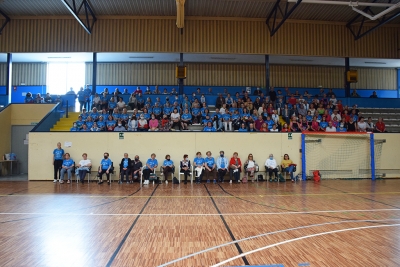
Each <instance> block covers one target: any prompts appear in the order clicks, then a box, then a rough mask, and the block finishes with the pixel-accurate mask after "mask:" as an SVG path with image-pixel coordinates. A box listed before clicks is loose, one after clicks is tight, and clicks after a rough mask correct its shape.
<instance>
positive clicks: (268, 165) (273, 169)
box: [265, 154, 278, 182]
mask: <svg viewBox="0 0 400 267" xmlns="http://www.w3.org/2000/svg"><path fill="white" fill-rule="evenodd" d="M265 169H266V170H267V172H268V175H269V181H270V182H272V173H274V174H275V180H274V181H275V182H277V181H278V164H277V163H276V160H275V159H274V155H273V154H269V158H268V159H267V160H266V161H265Z"/></svg>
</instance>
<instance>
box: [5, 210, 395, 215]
mask: <svg viewBox="0 0 400 267" xmlns="http://www.w3.org/2000/svg"><path fill="white" fill-rule="evenodd" d="M380 211H400V209H375V210H316V211H288V212H243V213H221V215H223V216H249V215H287V214H312V213H346V212H380ZM0 215H56V216H137V215H139V213H41V212H0ZM140 215H141V216H220V214H219V213H193V214H192V213H176V214H172V213H147V214H140Z"/></svg>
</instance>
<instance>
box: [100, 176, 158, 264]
mask: <svg viewBox="0 0 400 267" xmlns="http://www.w3.org/2000/svg"><path fill="white" fill-rule="evenodd" d="M157 188H158V184H157V186H156V187H155V188H154V190H153V192H152V193H151V195H150V196H149V197H148V199H147V201H146V203H145V204H144V206H143V208H142V209H141V210H140V212H139V214H138V215H137V217H136V219H135V220H134V221H133V223H132V225H131V227H130V228H129V230H128V231H127V232H126V234H125V236H124V238H123V239H122V240H121V242H120V243H119V245H118V247H117V249H116V250H115V251H114V253H113V254H112V256H111V258H110V260H109V261H108V263H107V265H106V266H107V267H109V266H111V264H112V263H113V261H114V260H115V257H116V256H117V254H118V252H119V251H120V250H121V248H122V246H123V245H124V243H125V241H126V239H127V238H128V236H129V234H130V233H131V231H132V229H133V227H134V226H135V225H136V223H137V221H138V220H139V218H140V215H141V214H142V213H143V211H144V209H145V208H146V206H147V204H149V202H150V199H151V198H152V196H153V195H154V193H155V192H156V189H157Z"/></svg>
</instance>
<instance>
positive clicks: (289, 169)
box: [283, 166, 294, 180]
mask: <svg viewBox="0 0 400 267" xmlns="http://www.w3.org/2000/svg"><path fill="white" fill-rule="evenodd" d="M283 171H284V172H288V173H289V175H290V179H291V180H294V179H293V166H289V167H286V168H285V169H284V170H283Z"/></svg>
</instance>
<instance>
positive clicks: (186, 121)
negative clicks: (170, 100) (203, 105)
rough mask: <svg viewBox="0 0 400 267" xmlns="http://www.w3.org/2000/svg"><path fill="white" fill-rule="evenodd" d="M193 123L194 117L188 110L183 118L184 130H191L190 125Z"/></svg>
mask: <svg viewBox="0 0 400 267" xmlns="http://www.w3.org/2000/svg"><path fill="white" fill-rule="evenodd" d="M191 123H192V115H191V114H190V113H189V110H188V109H185V112H184V113H183V114H182V116H181V125H182V130H189V128H188V125H190V124H191Z"/></svg>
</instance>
